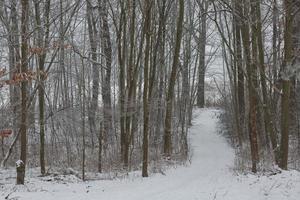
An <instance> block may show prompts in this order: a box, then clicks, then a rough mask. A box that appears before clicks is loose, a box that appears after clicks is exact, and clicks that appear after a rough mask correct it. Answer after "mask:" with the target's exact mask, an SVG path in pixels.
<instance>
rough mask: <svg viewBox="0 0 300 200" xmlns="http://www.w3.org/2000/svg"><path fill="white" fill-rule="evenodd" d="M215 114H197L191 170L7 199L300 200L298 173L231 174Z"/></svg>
mask: <svg viewBox="0 0 300 200" xmlns="http://www.w3.org/2000/svg"><path fill="white" fill-rule="evenodd" d="M215 112H216V111H215V110H211V109H207V110H197V111H196V112H195V119H194V122H193V127H192V128H191V129H190V139H191V146H192V151H193V155H192V163H191V165H190V166H188V167H183V166H182V167H178V168H177V169H171V170H169V171H167V172H166V176H164V175H161V174H156V175H153V176H151V177H150V178H144V179H143V178H132V179H130V178H128V179H124V180H113V181H94V182H86V183H70V184H69V183H68V184H53V183H51V182H42V183H33V185H30V184H29V185H27V186H25V187H27V189H26V188H23V189H22V190H20V188H19V189H18V191H17V192H15V193H13V194H11V195H10V196H9V197H10V198H13V197H19V198H17V199H22V200H23V199H24V200H39V199H43V200H50V199H54V200H94V199H95V200H96V199H97V200H206V199H207V200H214V199H220V200H226V199H227V200H248V199H249V200H253V199H256V200H266V199H272V200H284V199H287V200H299V199H300V173H299V172H295V171H291V172H284V173H282V174H280V175H276V176H271V177H266V176H262V177H257V176H254V175H248V176H236V175H233V172H232V171H231V170H230V168H231V167H232V166H233V162H234V152H233V150H232V149H231V148H230V147H229V146H228V145H227V143H226V141H225V139H223V138H222V137H221V136H219V135H218V134H217V130H216V126H217V119H216V118H215ZM33 188H34V189H33ZM2 194H3V193H1V192H0V199H1V195H2ZM6 194H7V192H6ZM2 197H3V196H2Z"/></svg>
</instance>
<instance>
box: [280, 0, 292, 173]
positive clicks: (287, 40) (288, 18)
mask: <svg viewBox="0 0 300 200" xmlns="http://www.w3.org/2000/svg"><path fill="white" fill-rule="evenodd" d="M291 6H292V1H291V0H285V1H284V8H285V32H284V62H283V74H282V76H281V81H282V97H281V142H280V162H279V167H280V168H282V169H287V167H288V166H287V165H288V152H289V123H290V122H289V112H290V111H289V110H290V105H289V104H290V87H291V86H290V77H289V76H290V75H289V74H288V71H289V70H291V69H290V68H291V67H292V58H293V52H292V51H293V49H292V22H293V19H292V7H291Z"/></svg>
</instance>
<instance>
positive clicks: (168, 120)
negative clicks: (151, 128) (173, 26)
mask: <svg viewBox="0 0 300 200" xmlns="http://www.w3.org/2000/svg"><path fill="white" fill-rule="evenodd" d="M178 14H179V16H178V19H177V33H176V41H175V50H174V57H173V65H172V70H171V76H170V80H169V85H168V91H167V96H166V103H167V106H166V116H165V134H164V154H165V156H166V157H170V156H171V154H172V146H171V145H172V136H171V131H172V110H173V99H174V87H175V81H176V75H177V69H178V64H179V55H180V46H181V38H182V32H183V18H184V0H179V13H178Z"/></svg>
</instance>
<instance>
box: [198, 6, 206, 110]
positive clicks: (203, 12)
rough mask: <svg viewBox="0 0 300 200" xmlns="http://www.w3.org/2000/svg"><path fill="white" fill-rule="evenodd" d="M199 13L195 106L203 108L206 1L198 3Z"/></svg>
mask: <svg viewBox="0 0 300 200" xmlns="http://www.w3.org/2000/svg"><path fill="white" fill-rule="evenodd" d="M199 6H200V13H199V18H200V21H201V29H200V37H199V67H198V73H199V74H198V87H197V88H198V92H197V106H198V107H199V108H204V104H205V70H206V69H205V68H206V63H205V54H206V51H205V48H206V35H207V34H206V32H207V30H206V23H207V15H206V12H207V9H208V1H202V2H201V3H199Z"/></svg>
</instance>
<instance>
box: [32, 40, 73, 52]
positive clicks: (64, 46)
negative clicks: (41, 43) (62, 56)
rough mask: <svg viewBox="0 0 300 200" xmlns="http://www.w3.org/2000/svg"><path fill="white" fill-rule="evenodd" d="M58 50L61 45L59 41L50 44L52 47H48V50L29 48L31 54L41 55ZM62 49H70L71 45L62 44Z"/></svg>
mask: <svg viewBox="0 0 300 200" xmlns="http://www.w3.org/2000/svg"><path fill="white" fill-rule="evenodd" d="M58 48H61V43H60V42H59V41H54V42H53V43H52V45H51V46H50V47H48V48H42V47H31V48H29V51H30V53H32V54H37V55H42V54H45V53H46V52H47V51H50V50H54V49H58ZM63 48H64V49H70V48H72V45H70V44H64V45H63Z"/></svg>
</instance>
